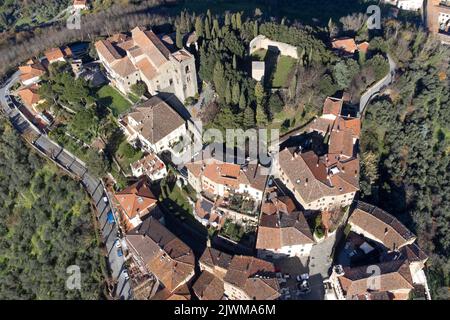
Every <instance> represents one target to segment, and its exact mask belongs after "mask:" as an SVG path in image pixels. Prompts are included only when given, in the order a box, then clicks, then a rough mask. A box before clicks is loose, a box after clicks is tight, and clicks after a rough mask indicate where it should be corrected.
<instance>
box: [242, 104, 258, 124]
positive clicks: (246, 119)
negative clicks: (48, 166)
mask: <svg viewBox="0 0 450 320" xmlns="http://www.w3.org/2000/svg"><path fill="white" fill-rule="evenodd" d="M242 122H243V125H244V128H245V129H250V128H254V127H255V112H254V111H253V109H252V108H251V107H250V106H247V107H245V109H244V112H243V121H242Z"/></svg>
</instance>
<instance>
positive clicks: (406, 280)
mask: <svg viewBox="0 0 450 320" xmlns="http://www.w3.org/2000/svg"><path fill="white" fill-rule="evenodd" d="M375 266H376V267H377V268H378V269H379V271H380V275H378V276H376V275H373V271H370V270H372V269H368V266H361V267H356V268H344V275H343V276H340V277H338V279H339V282H340V284H341V286H342V289H343V291H344V293H345V295H346V298H347V299H352V298H353V297H354V296H358V295H364V294H366V293H370V292H373V291H381V292H383V291H395V290H405V289H406V290H408V289H413V288H414V286H413V282H412V277H411V271H410V269H409V263H408V261H407V260H394V261H389V262H383V263H379V264H376V265H375ZM369 277H370V279H369ZM373 284H375V285H378V287H377V288H372V287H371V286H372V285H373Z"/></svg>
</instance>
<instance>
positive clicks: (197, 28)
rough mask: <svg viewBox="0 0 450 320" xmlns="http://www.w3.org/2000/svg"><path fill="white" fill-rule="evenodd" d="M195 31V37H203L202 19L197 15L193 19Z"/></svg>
mask: <svg viewBox="0 0 450 320" xmlns="http://www.w3.org/2000/svg"><path fill="white" fill-rule="evenodd" d="M195 33H197V37H199V38H202V37H203V35H204V34H203V20H202V18H201V17H197V19H195Z"/></svg>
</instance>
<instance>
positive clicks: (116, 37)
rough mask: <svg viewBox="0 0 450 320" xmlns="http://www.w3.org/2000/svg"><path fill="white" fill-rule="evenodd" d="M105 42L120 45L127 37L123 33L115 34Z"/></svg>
mask: <svg viewBox="0 0 450 320" xmlns="http://www.w3.org/2000/svg"><path fill="white" fill-rule="evenodd" d="M106 40H107V41H109V42H111V43H121V42H125V41H127V40H129V37H128V36H127V35H126V34H124V33H115V34H113V35H112V36H111V37H109V38H108V39H106Z"/></svg>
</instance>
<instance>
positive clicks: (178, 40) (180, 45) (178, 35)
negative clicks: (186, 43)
mask: <svg viewBox="0 0 450 320" xmlns="http://www.w3.org/2000/svg"><path fill="white" fill-rule="evenodd" d="M175 43H176V45H177V47H178V49H182V48H183V35H182V33H181V31H180V28H177V30H176V36H175Z"/></svg>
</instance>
